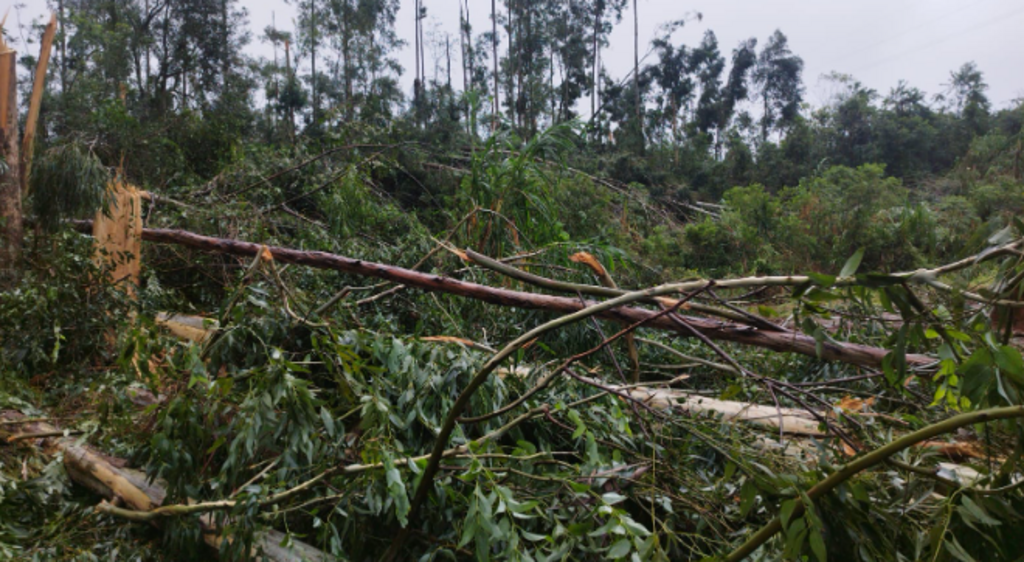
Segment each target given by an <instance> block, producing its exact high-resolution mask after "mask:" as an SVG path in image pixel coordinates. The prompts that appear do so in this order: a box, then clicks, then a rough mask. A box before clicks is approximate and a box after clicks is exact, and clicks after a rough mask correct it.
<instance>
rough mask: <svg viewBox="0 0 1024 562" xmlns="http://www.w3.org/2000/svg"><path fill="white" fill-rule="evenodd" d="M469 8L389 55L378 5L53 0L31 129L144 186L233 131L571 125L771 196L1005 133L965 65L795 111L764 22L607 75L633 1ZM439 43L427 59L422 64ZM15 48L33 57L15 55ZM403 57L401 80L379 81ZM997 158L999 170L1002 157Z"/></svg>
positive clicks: (934, 170)
mask: <svg viewBox="0 0 1024 562" xmlns="http://www.w3.org/2000/svg"><path fill="white" fill-rule="evenodd" d="M485 4H487V3H479V2H477V3H472V6H471V3H470V2H468V0H467V1H466V2H465V4H464V5H460V14H459V18H460V22H461V24H462V25H461V26H460V33H459V34H458V36H457V37H450V36H445V37H443V44H442V43H439V41H441V40H442V39H439V38H437V37H434V38H433V40H432V41H431V42H429V43H428V42H425V40H424V34H423V25H422V24H423V23H424V19H425V18H426V17H427V14H428V11H427V9H428V2H426V1H424V0H417V2H416V10H417V13H418V14H419V17H418V18H417V19H416V22H417V26H416V34H415V37H414V38H413V40H412V43H414V44H413V45H412V48H413V49H414V52H415V60H416V63H415V65H414V66H415V68H412V69H408V68H402V67H401V66H400V65H399V63H398V61H397V59H396V55H397V50H398V49H400V48H402V47H405V46H406V44H405V43H404V42H403V41H402V40H401V39H400V38H399V37H398V36H397V35H396V33H395V23H396V18H397V17H398V16H399V5H400V2H399V1H398V0H359V1H355V0H334V1H327V0H302V1H300V2H299V3H298V5H297V8H298V13H299V17H298V19H297V21H296V24H297V28H296V29H293V30H284V29H273V28H267V29H264V30H252V29H250V28H249V26H248V24H247V20H246V16H245V12H244V11H243V10H241V9H240V8H239V6H238V3H237V1H235V0H160V1H157V0H103V1H93V2H68V3H66V4H65V2H63V1H61V2H59V3H57V5H55V6H54V8H56V9H57V11H58V17H59V20H60V22H61V29H62V32H61V34H60V35H59V37H58V41H57V42H58V45H57V48H56V49H55V52H54V59H53V61H52V65H51V67H50V68H51V69H52V70H51V79H50V80H49V82H48V84H49V88H48V90H47V93H46V99H45V102H44V109H43V112H42V116H43V118H42V121H41V127H40V130H41V133H40V134H41V138H42V139H43V142H45V143H47V144H51V145H52V144H55V143H60V142H63V141H65V140H68V139H69V138H73V137H80V138H83V139H88V142H89V144H90V145H91V146H92V147H93V148H94V149H95V151H96V152H97V153H98V154H99V155H100V156H101V157H102V158H103V159H104V161H105V162H108V163H111V164H113V163H116V162H119V161H121V160H123V161H124V162H125V163H126V171H127V173H128V175H129V176H130V177H132V178H133V179H135V180H136V181H139V182H140V183H143V184H147V185H149V184H156V185H162V184H165V183H167V182H182V181H194V180H202V179H209V178H210V177H212V176H213V175H215V174H216V173H217V171H219V170H220V169H221V167H222V166H223V165H224V164H226V163H229V162H231V160H232V159H233V158H236V157H237V155H238V151H239V148H240V147H241V146H244V145H245V144H246V143H249V142H259V143H262V144H266V145H270V146H289V145H294V144H296V143H313V144H317V143H321V144H323V143H326V144H329V143H332V142H337V141H339V140H342V141H344V140H346V139H354V138H356V137H362V138H364V139H365V138H367V137H371V136H372V137H374V138H377V139H379V140H384V139H387V138H392V139H394V138H401V139H403V140H407V141H408V140H417V141H420V142H422V143H423V144H424V145H425V146H429V147H431V148H432V149H435V150H438V151H445V150H456V149H459V148H460V147H462V146H464V145H466V144H468V143H470V142H471V140H472V139H478V138H482V137H486V136H487V135H489V134H490V132H491V131H494V130H495V129H502V130H509V131H513V132H514V133H515V134H517V135H519V136H520V137H522V138H527V139H528V138H531V137H533V136H535V135H536V134H537V133H538V132H539V131H542V130H543V129H545V128H548V127H551V126H553V125H557V124H561V123H570V122H576V123H579V124H580V127H581V129H580V130H581V131H582V132H583V133H584V134H583V135H582V137H581V139H580V142H582V143H584V145H585V147H586V153H587V154H588V158H589V159H591V160H592V161H591V162H589V163H588V165H587V166H585V167H587V168H590V169H592V170H599V171H601V172H602V173H606V174H608V175H610V176H611V177H613V178H615V179H617V180H619V181H622V182H634V181H635V182H639V183H642V184H644V185H648V186H663V187H666V186H675V187H676V188H677V189H682V190H684V191H687V192H690V191H692V192H694V193H695V194H697V196H700V197H706V198H711V199H716V200H717V199H718V198H720V197H721V195H722V194H723V193H724V192H725V190H727V189H728V188H731V187H734V186H737V185H747V184H750V183H760V184H762V185H764V186H765V187H767V188H769V189H772V190H775V189H778V188H781V187H782V186H787V185H795V184H796V183H798V182H799V180H800V179H801V178H804V177H807V176H810V175H813V174H815V173H816V172H817V171H820V170H822V169H824V168H826V167H830V166H837V165H841V166H849V167H856V166H860V165H862V164H867V163H878V164H883V165H885V172H886V174H887V175H890V176H893V177H897V178H900V179H902V180H903V181H904V182H905V183H907V184H910V185H919V184H926V183H928V179H929V178H933V177H936V176H939V175H943V174H946V173H948V172H949V171H950V170H952V169H953V168H954V167H955V166H957V165H958V164H959V163H961V162H962V161H963V159H964V157H965V155H967V153H968V151H969V149H970V147H971V145H972V142H974V140H975V139H976V138H978V137H982V136H985V135H988V134H990V133H991V134H993V135H998V136H1001V137H1004V138H1006V139H1013V138H1015V136H1016V135H1017V133H1018V132H1019V131H1020V128H1021V121H1022V109H1021V107H1020V104H1017V107H1009V108H1003V109H1000V110H998V111H994V110H993V108H992V107H991V103H990V101H989V99H988V98H987V97H986V84H985V79H984V75H983V72H982V69H979V68H977V67H976V66H975V65H974V64H973V63H967V64H963V65H962V66H959V67H958V68H956V70H954V71H953V72H951V73H950V77H949V82H948V87H947V88H946V90H945V91H943V92H941V93H937V94H934V95H929V94H928V93H926V92H923V91H921V90H919V89H917V88H915V87H913V85H911V84H907V83H905V82H902V81H901V82H900V83H898V84H896V85H894V86H893V87H892V88H891V89H890V90H889V91H888V92H878V91H875V90H872V89H868V88H865V87H864V86H863V85H862V84H861V83H859V82H858V81H857V79H856V77H853V76H848V75H842V74H833V75H831V76H829V77H827V79H828V80H830V81H831V82H833V83H834V87H833V88H832V90H833V91H834V94H833V97H832V99H831V100H829V102H828V103H827V104H826V105H825V106H823V107H812V106H810V105H809V104H807V103H806V102H805V100H804V93H805V86H804V76H803V61H802V59H801V58H800V56H799V54H798V53H794V52H792V51H791V49H790V47H789V45H788V42H787V38H786V35H785V34H784V33H783V32H782V31H776V32H775V33H774V34H773V35H771V36H770V37H766V38H755V37H752V38H750V39H747V40H745V41H742V42H741V43H739V44H738V45H719V43H718V40H717V38H716V37H715V34H714V32H713V31H707V32H706V33H705V34H704V36H703V38H702V39H701V40H700V42H699V43H698V44H695V45H688V44H685V43H684V42H681V41H679V40H677V39H676V37H677V36H678V35H681V34H680V33H675V32H676V31H677V30H678V29H679V28H680V27H683V26H684V25H686V24H688V23H692V20H696V19H698V18H699V17H700V16H699V14H694V15H693V16H692V17H688V18H686V19H684V20H679V21H672V22H666V23H665V24H664V25H663V26H661V28H660V29H661V30H662V32H661V36H660V37H658V38H657V39H655V40H654V41H653V42H652V43H651V44H650V45H646V46H644V45H639V43H637V44H636V46H635V47H636V48H637V52H636V53H635V60H636V65H635V68H634V71H633V72H631V73H629V75H627V76H610V75H609V74H608V73H607V72H606V70H605V68H604V66H603V65H602V62H601V60H602V52H607V50H608V49H609V48H610V47H609V45H608V37H609V34H610V33H611V31H612V29H613V27H614V26H617V25H632V24H633V22H632V21H623V18H624V17H625V18H626V19H627V20H628V19H630V18H631V17H632V16H634V15H635V12H631V11H630V10H631V7H630V6H629V5H628V2H627V0H607V1H606V0H598V1H594V0H557V1H556V0H529V1H527V0H504V1H503V2H492V3H490V4H491V5H489V6H485ZM471 8H472V9H474V10H481V9H489V10H493V11H492V12H491V17H492V18H493V22H494V24H493V26H492V27H491V28H489V29H473V28H472V27H471V26H470V25H469V23H468V17H467V15H468V13H469V10H470V9H471ZM445 16H446V17H447V14H446V15H445ZM403 17H406V15H403ZM407 17H413V14H408V15H407ZM31 35H33V36H34V35H36V33H32V34H31ZM251 41H262V42H269V43H271V44H272V45H273V48H274V52H275V55H274V57H273V59H265V58H252V57H250V56H248V55H247V54H246V50H245V49H246V46H247V44H249V43H250V42H251ZM617 48H618V49H622V48H623V46H621V45H620V46H617ZM428 51H429V52H430V56H429V57H428ZM438 57H440V59H439V60H440V63H439V64H440V65H441V67H440V73H439V75H436V74H438V73H435V72H433V70H434V69H431V71H428V69H427V64H428V63H427V60H428V58H430V59H431V60H432V61H433V59H437V58H438ZM21 62H22V63H23V64H24V65H25V66H26V67H27V68H29V69H34V65H35V60H34V57H33V56H29V55H27V54H26V55H24V56H22V57H21ZM950 62H951V67H957V66H958V65H959V62H958V61H950ZM431 64H432V65H433V64H434V62H432V63H431ZM460 67H461V71H458V69H459V68H460ZM300 68H301V69H302V71H299V70H297V69H300ZM453 69H456V72H455V74H456V75H458V76H461V77H462V79H461V80H453V79H452V75H453ZM410 72H411V73H413V74H414V76H415V79H414V85H413V88H412V91H408V92H406V91H403V90H402V89H401V87H400V81H399V77H400V76H401V75H402V74H403V73H410ZM28 86H30V84H28V83H26V84H25V87H26V89H27V87H28ZM993 142H997V141H995V140H993ZM1015 162H1016V164H1015V166H1017V173H1018V175H1019V167H1020V165H1019V153H1018V158H1017V160H1016V161H1015ZM172 178H173V179H172Z"/></svg>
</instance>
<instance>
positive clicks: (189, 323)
mask: <svg viewBox="0 0 1024 562" xmlns="http://www.w3.org/2000/svg"><path fill="white" fill-rule="evenodd" d="M156 323H157V325H158V326H162V327H164V328H167V331H169V332H170V333H171V335H173V336H175V337H178V338H181V339H185V340H189V341H194V342H202V341H205V340H206V339H207V338H209V337H210V334H212V331H213V330H215V329H216V327H217V321H216V320H215V319H212V318H203V317H202V316H189V315H186V314H174V313H168V312H161V313H159V314H157V316H156Z"/></svg>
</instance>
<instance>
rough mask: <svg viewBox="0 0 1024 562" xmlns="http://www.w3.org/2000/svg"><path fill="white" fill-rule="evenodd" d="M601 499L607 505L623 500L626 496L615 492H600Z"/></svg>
mask: <svg viewBox="0 0 1024 562" xmlns="http://www.w3.org/2000/svg"><path fill="white" fill-rule="evenodd" d="M601 499H602V500H603V501H604V503H606V504H608V505H615V504H617V503H620V502H623V501H625V500H626V496H623V495H622V494H617V493H615V492H608V493H607V494H602V495H601Z"/></svg>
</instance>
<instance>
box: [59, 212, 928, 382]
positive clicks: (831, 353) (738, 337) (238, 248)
mask: <svg viewBox="0 0 1024 562" xmlns="http://www.w3.org/2000/svg"><path fill="white" fill-rule="evenodd" d="M76 225H77V226H78V228H80V229H84V230H85V231H86V232H89V231H90V230H91V221H78V222H77V223H76ZM142 239H143V240H145V241H147V242H155V243H158V244H177V245H179V246H186V247H190V248H194V249H197V250H203V251H207V252H219V253H223V254H230V255H235V256H243V257H253V256H256V255H257V253H259V252H260V251H261V249H262V248H267V249H268V250H269V251H270V253H271V255H272V256H273V257H274V259H275V260H276V261H278V262H280V263H293V264H296V265H302V266H306V267H315V268H319V269H332V270H335V271H340V272H343V273H349V274H352V275H360V276H365V277H375V278H378V279H384V280H386V281H392V282H394V283H400V284H402V285H407V286H409V287H415V288H418V289H422V290H426V291H439V292H442V293H449V294H453V295H459V296H463V297H467V298H472V299H476V300H480V301H483V302H487V303H490V304H495V305H499V306H509V307H516V308H523V309H533V310H546V311H550V312H555V313H559V314H571V313H573V312H576V311H578V310H581V309H582V308H583V307H584V305H583V303H582V302H581V301H580V300H578V299H576V298H567V297H558V296H552V295H544V294H537V293H526V292H522V291H513V290H509V289H500V288H496V287H488V286H486V285H478V284H476V283H469V282H466V281H460V280H458V279H453V278H450V277H442V276H439V275H430V274H426V273H420V272H418V271H412V270H409V269H404V268H401V267H394V266H390V265H385V264H380V263H374V262H368V261H363V260H358V259H353V258H349V257H345V256H339V255H336V254H329V253H327V252H316V251H303V250H294V249H291V248H282V247H278V246H262V245H260V244H254V243H252V242H243V241H239V240H229V239H223V238H212V237H209V236H202V235H200V234H195V233H192V232H188V231H184V230H171V229H158V228H146V229H143V231H142ZM657 314H658V313H657V312H654V311H651V310H646V309H641V308H625V307H623V308H617V309H614V310H609V311H606V312H602V313H600V314H599V315H598V317H600V318H604V319H607V320H613V321H616V322H620V323H623V324H634V323H637V322H641V321H647V323H646V324H644V326H645V327H648V328H657V329H661V330H669V331H673V332H676V333H678V334H679V335H680V336H683V337H692V335H691V334H690V333H689V332H688V331H687V330H685V329H684V328H682V327H680V326H679V325H678V324H676V323H675V322H673V321H672V319H670V318H668V317H665V316H661V317H658V318H655V319H653V320H652V317H654V316H656V315H657ZM682 318H683V319H684V320H685V321H686V322H687V323H688V324H689V325H691V326H692V327H693V328H695V329H696V330H697V331H699V332H701V333H702V334H704V335H705V336H707V337H708V338H710V339H713V340H721V341H730V342H735V343H740V344H744V345H752V346H755V347H763V348H766V349H771V350H773V351H781V352H792V353H799V354H802V355H808V356H811V357H820V358H821V359H824V360H827V361H839V362H842V363H849V364H852V365H860V366H865V367H880V366H881V364H882V359H883V358H884V357H885V356H886V354H887V353H888V350H886V349H882V348H878V347H871V346H867V345H860V344H853V343H844V344H837V343H832V342H828V341H825V342H822V344H821V354H820V356H819V354H818V351H817V347H818V343H817V342H816V341H815V340H814V338H812V337H810V336H807V335H804V334H798V333H790V332H771V331H764V330H759V329H757V328H754V327H751V326H745V325H741V324H734V323H728V322H718V321H715V320H710V319H707V318H698V317H692V316H683V317H682ZM933 362H934V359H932V358H931V357H928V356H926V355H916V354H910V355H907V364H908V365H910V366H912V367H914V366H923V365H928V364H931V363H933Z"/></svg>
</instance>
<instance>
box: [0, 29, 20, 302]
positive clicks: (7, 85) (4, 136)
mask: <svg viewBox="0 0 1024 562" xmlns="http://www.w3.org/2000/svg"><path fill="white" fill-rule="evenodd" d="M17 66H18V65H17V53H15V52H14V51H13V50H11V49H10V48H8V47H7V44H6V43H4V41H3V39H2V38H0V147H2V149H3V159H4V162H5V163H6V166H7V171H6V172H5V173H4V174H3V175H2V176H0V287H2V286H5V285H7V284H8V283H13V282H14V281H15V280H16V279H17V264H18V259H19V258H20V256H21V243H22V237H23V235H24V231H23V227H22V214H21V157H20V154H19V146H18V144H19V143H18V68H17Z"/></svg>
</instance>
